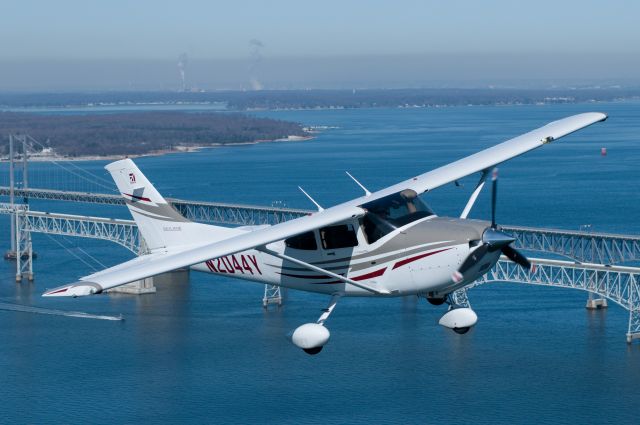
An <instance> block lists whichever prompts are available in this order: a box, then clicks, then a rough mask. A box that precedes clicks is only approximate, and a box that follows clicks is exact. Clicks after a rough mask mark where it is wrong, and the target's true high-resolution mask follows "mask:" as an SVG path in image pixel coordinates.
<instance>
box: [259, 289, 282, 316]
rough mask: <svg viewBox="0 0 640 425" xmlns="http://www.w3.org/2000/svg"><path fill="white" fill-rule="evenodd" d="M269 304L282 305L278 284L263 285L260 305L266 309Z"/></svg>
mask: <svg viewBox="0 0 640 425" xmlns="http://www.w3.org/2000/svg"><path fill="white" fill-rule="evenodd" d="M271 304H276V305H277V306H278V307H280V306H281V305H282V291H281V290H280V287H279V286H278V285H264V296H263V297H262V307H264V309H265V310H266V309H268V308H269V306H270V305H271Z"/></svg>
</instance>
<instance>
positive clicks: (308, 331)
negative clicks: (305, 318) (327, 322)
mask: <svg viewBox="0 0 640 425" xmlns="http://www.w3.org/2000/svg"><path fill="white" fill-rule="evenodd" d="M330 336H331V334H330V333H329V329H327V328H325V327H324V326H322V325H320V324H318V323H305V324H304V325H301V326H298V327H297V328H296V329H295V330H294V331H293V333H292V334H291V342H292V343H293V344H294V345H295V346H296V347H298V348H302V349H303V350H304V351H305V352H306V353H309V354H317V353H319V352H320V350H322V347H323V346H324V345H325V344H326V343H327V342H328V341H329V337H330Z"/></svg>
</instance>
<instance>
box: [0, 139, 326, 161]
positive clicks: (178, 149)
mask: <svg viewBox="0 0 640 425" xmlns="http://www.w3.org/2000/svg"><path fill="white" fill-rule="evenodd" d="M312 139H315V136H312V135H309V136H287V137H284V138H280V139H266V140H263V139H259V140H253V141H250V142H238V143H211V144H208V145H198V146H178V147H176V148H174V149H163V150H159V151H151V152H147V153H141V154H133V155H115V154H114V155H84V156H74V157H69V156H29V157H28V160H29V162H62V161H116V160H119V159H123V158H141V157H147V156H162V155H171V154H179V153H192V152H199V151H201V150H203V149H209V148H219V147H233V146H249V145H257V144H260V143H284V142H305V141H308V140H312ZM16 161H22V157H19V158H17V159H16ZM5 162H9V159H8V158H0V163H5Z"/></svg>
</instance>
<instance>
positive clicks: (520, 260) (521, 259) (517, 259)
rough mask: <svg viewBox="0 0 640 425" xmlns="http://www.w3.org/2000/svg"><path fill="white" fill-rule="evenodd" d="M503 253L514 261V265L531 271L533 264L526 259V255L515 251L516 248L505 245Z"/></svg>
mask: <svg viewBox="0 0 640 425" xmlns="http://www.w3.org/2000/svg"><path fill="white" fill-rule="evenodd" d="M502 253H503V254H504V255H506V256H507V258H509V260H511V261H513V262H514V263H516V264H518V265H519V266H521V267H523V268H525V269H527V270H531V263H530V262H529V260H527V257H525V256H524V255H522V254H520V252H518V251H517V250H515V249H514V248H512V247H511V246H510V245H505V246H503V247H502Z"/></svg>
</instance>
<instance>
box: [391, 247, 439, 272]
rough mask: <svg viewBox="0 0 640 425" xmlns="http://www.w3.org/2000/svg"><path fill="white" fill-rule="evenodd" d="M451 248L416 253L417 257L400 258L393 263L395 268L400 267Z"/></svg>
mask: <svg viewBox="0 0 640 425" xmlns="http://www.w3.org/2000/svg"><path fill="white" fill-rule="evenodd" d="M450 249H451V248H445V249H440V250H438V251H432V252H427V253H425V254H420V255H416V256H415V257H410V258H405V259H404V260H400V261H398V262H397V263H395V264H394V265H393V270H395V269H397V268H398V267H402V266H404V265H405V264H409V263H412V262H414V261H417V260H419V259H421V258H425V257H428V256H430V255H434V254H438V253H440V252H444V251H448V250H450Z"/></svg>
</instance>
